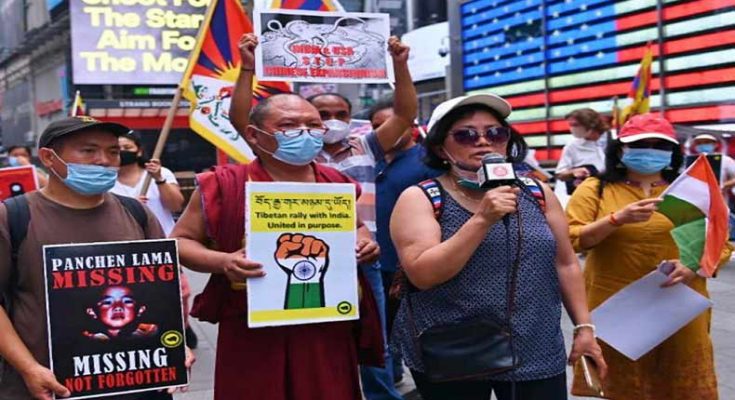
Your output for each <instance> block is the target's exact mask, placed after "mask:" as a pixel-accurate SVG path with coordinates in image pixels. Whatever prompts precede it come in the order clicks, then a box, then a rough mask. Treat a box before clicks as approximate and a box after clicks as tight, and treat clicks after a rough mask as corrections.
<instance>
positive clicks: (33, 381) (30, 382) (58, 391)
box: [23, 364, 71, 400]
mask: <svg viewBox="0 0 735 400" xmlns="http://www.w3.org/2000/svg"><path fill="white" fill-rule="evenodd" d="M23 381H24V382H25V384H26V387H27V388H28V392H29V393H30V394H31V396H33V398H35V399H39V400H51V399H53V395H54V394H55V395H56V396H58V397H69V396H70V395H71V392H70V391H69V389H67V388H66V387H65V386H64V385H62V384H61V383H59V381H57V380H56V377H55V376H54V373H53V372H51V370H50V369H48V368H46V367H44V366H43V365H41V364H36V365H35V366H33V367H31V368H30V369H28V370H27V371H25V372H24V373H23Z"/></svg>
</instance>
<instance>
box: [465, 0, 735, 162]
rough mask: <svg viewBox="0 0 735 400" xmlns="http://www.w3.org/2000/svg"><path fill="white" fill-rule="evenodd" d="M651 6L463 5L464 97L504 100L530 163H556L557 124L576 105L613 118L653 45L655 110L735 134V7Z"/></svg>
mask: <svg viewBox="0 0 735 400" xmlns="http://www.w3.org/2000/svg"><path fill="white" fill-rule="evenodd" d="M658 1H659V2H660V4H659V7H660V9H657V0H626V1H611V0H547V1H544V0H505V1H503V0H470V1H460V2H459V4H458V7H459V12H458V13H454V15H457V16H458V17H457V19H458V20H459V21H458V23H459V25H460V29H459V32H460V40H459V46H460V48H461V70H462V76H461V87H462V88H463V92H465V93H467V94H473V93H483V92H491V93H495V94H499V95H501V96H503V97H505V98H506V99H508V100H509V101H510V103H511V104H512V105H513V108H514V111H513V114H512V115H511V121H512V122H513V124H514V126H515V127H516V128H517V129H518V130H519V131H521V132H522V133H523V134H524V135H526V139H527V141H528V142H529V144H530V145H531V146H532V147H535V148H537V152H536V157H537V158H538V159H539V160H544V159H558V157H559V154H560V152H561V146H562V145H563V144H564V143H566V141H567V140H568V138H569V135H568V126H567V123H566V122H565V120H564V116H565V115H566V114H567V113H569V112H570V111H572V110H574V109H577V108H581V107H591V108H593V109H595V110H597V111H599V112H602V113H605V114H607V115H610V114H611V111H612V106H613V101H612V99H613V97H614V96H619V97H620V98H621V99H622V101H621V102H620V105H621V106H624V105H625V104H626V102H625V99H626V97H627V93H628V91H629V90H630V85H631V83H632V81H633V77H634V76H635V74H636V71H637V70H638V67H639V64H640V60H641V58H642V57H643V53H644V48H645V46H646V43H647V42H649V41H652V42H653V49H654V57H655V58H654V62H653V81H652V87H651V89H652V92H653V93H652V95H651V99H650V102H651V108H652V111H654V112H658V111H660V110H661V109H662V107H663V108H664V109H665V116H666V118H668V119H669V120H670V121H672V122H673V123H678V124H686V125H697V126H705V127H713V128H717V127H720V128H722V127H728V128H730V129H731V130H735V0H693V1H692V0H690V1H677V0H658ZM659 37H661V38H662V40H661V43H660V46H659V41H658V40H659ZM662 55H663V57H661V56H662ZM455 59H456V58H455ZM455 59H453V60H455ZM661 60H663V62H661ZM455 65H456V64H455ZM662 72H663V73H662ZM662 77H663V79H662ZM662 86H663V91H662V90H661V89H662ZM662 92H663V93H664V95H663V96H662Z"/></svg>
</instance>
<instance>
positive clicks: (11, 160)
mask: <svg viewBox="0 0 735 400" xmlns="http://www.w3.org/2000/svg"><path fill="white" fill-rule="evenodd" d="M21 165H22V164H21V163H20V160H19V159H18V157H13V156H10V157H8V166H10V167H20V166H21Z"/></svg>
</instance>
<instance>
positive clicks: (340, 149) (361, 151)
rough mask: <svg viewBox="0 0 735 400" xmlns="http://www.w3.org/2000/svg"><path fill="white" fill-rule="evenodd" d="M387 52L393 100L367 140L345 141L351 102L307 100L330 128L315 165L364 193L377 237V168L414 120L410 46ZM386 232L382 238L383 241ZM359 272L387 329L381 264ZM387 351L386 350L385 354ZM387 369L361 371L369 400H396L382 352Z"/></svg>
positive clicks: (327, 97)
mask: <svg viewBox="0 0 735 400" xmlns="http://www.w3.org/2000/svg"><path fill="white" fill-rule="evenodd" d="M388 51H389V52H390V54H391V57H392V59H393V68H394V71H395V78H396V84H395V100H394V102H393V104H392V110H394V112H391V116H390V117H388V118H386V119H385V121H384V122H383V123H381V124H380V126H379V127H378V128H377V129H374V130H373V131H372V132H370V133H367V134H365V135H361V136H358V137H354V138H348V134H349V122H350V114H351V112H352V106H351V104H350V102H349V101H348V100H347V99H346V98H345V97H344V96H340V95H336V94H333V93H325V94H320V95H317V96H313V97H311V100H310V101H311V103H312V104H313V105H314V107H316V108H317V110H319V114H320V117H321V118H322V120H323V121H324V125H325V126H326V127H327V128H329V131H327V133H326V135H324V149H323V150H322V151H321V152H320V153H319V156H318V157H317V161H318V162H320V163H323V164H325V165H328V166H330V167H332V168H334V169H336V170H338V171H340V172H342V173H344V174H345V175H347V176H349V177H350V178H352V179H354V180H356V181H357V182H358V183H359V184H360V186H361V187H362V189H363V196H362V197H361V198H360V200H359V201H358V203H357V213H358V215H359V216H360V218H361V219H362V221H363V222H364V223H365V225H366V226H367V227H368V229H370V232H371V233H372V234H373V236H376V209H375V205H376V196H375V187H376V181H375V177H376V170H375V167H376V163H378V161H379V160H383V159H385V158H386V157H391V156H390V154H392V153H393V152H395V151H396V150H397V149H402V148H403V147H404V146H405V145H407V143H408V142H407V141H406V138H409V137H410V130H411V129H410V128H411V127H412V125H413V120H414V118H416V110H417V108H418V103H417V100H416V89H415V88H414V86H413V81H412V79H411V74H410V73H409V71H408V53H409V48H408V46H406V45H404V44H403V43H401V42H400V40H398V38H397V37H391V38H390V39H389V40H388ZM387 234H388V233H387V232H385V235H386V236H387ZM363 272H364V273H365V276H366V277H367V279H368V282H370V287H371V288H372V289H373V294H374V295H375V298H376V299H377V301H378V307H379V308H380V310H381V320H383V326H385V312H384V310H385V292H384V288H383V279H382V276H381V272H380V265H379V264H377V263H376V264H374V265H364V266H363ZM386 351H387V350H386ZM385 357H386V360H387V361H386V364H387V366H386V368H385V369H383V368H362V370H361V376H362V382H363V389H364V394H365V397H366V398H367V400H378V399H395V400H398V399H400V398H401V397H400V395H399V394H398V392H397V391H396V390H395V389H394V388H393V373H392V371H391V370H392V365H393V363H392V360H391V357H390V354H388V353H386V354H385Z"/></svg>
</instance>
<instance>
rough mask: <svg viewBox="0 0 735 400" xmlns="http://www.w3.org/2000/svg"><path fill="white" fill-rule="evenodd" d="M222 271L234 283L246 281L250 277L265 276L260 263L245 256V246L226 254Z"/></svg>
mask: <svg viewBox="0 0 735 400" xmlns="http://www.w3.org/2000/svg"><path fill="white" fill-rule="evenodd" d="M222 272H223V273H224V274H225V276H227V278H228V279H229V280H230V281H231V282H233V283H245V280H246V279H248V278H260V277H263V276H265V271H263V266H262V265H261V264H260V263H257V262H255V261H252V260H248V259H247V258H245V249H244V248H243V249H240V250H238V251H235V252H232V253H228V254H226V256H225V259H224V263H223V267H222Z"/></svg>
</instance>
